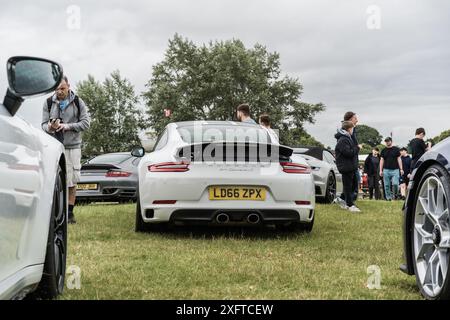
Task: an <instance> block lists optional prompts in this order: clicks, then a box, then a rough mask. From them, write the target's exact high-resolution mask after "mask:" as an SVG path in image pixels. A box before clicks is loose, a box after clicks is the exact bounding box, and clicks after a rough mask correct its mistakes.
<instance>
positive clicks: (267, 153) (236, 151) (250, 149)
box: [175, 141, 294, 162]
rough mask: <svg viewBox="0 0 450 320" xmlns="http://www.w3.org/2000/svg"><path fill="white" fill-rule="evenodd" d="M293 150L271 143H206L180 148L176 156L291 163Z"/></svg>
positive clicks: (205, 159) (179, 157) (184, 158)
mask: <svg viewBox="0 0 450 320" xmlns="http://www.w3.org/2000/svg"><path fill="white" fill-rule="evenodd" d="M293 151H294V150H293V149H291V148H289V147H286V146H282V145H278V144H270V143H256V142H226V141H220V142H217V141H216V142H204V143H194V144H190V145H187V146H184V147H181V148H179V149H178V150H177V151H176V154H175V156H176V157H177V158H178V159H182V160H189V161H246V162H248V161H257V162H278V161H289V159H290V157H291V155H292V153H293Z"/></svg>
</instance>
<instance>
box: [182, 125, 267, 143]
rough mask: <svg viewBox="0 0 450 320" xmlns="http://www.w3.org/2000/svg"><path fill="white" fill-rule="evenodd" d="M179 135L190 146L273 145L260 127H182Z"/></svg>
mask: <svg viewBox="0 0 450 320" xmlns="http://www.w3.org/2000/svg"><path fill="white" fill-rule="evenodd" d="M177 130H178V133H179V134H180V136H181V139H183V141H184V142H186V143H189V144H194V143H205V142H219V141H220V142H223V141H224V142H250V143H267V144H270V143H272V141H271V139H270V136H269V134H268V132H267V130H265V129H263V128H261V127H259V126H239V125H201V124H198V125H192V126H185V127H180V128H178V129H177Z"/></svg>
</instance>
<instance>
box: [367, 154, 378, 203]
mask: <svg viewBox="0 0 450 320" xmlns="http://www.w3.org/2000/svg"><path fill="white" fill-rule="evenodd" d="M379 152H380V150H379V149H378V148H373V149H372V153H371V154H369V155H368V156H367V158H366V161H365V162H364V173H365V174H367V178H368V180H369V181H368V182H369V198H370V200H372V199H373V195H374V191H375V199H376V200H380V199H381V192H380V156H379Z"/></svg>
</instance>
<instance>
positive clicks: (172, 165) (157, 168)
mask: <svg viewBox="0 0 450 320" xmlns="http://www.w3.org/2000/svg"><path fill="white" fill-rule="evenodd" d="M148 171H150V172H186V171H189V162H183V161H182V162H165V163H158V164H152V165H151V166H148Z"/></svg>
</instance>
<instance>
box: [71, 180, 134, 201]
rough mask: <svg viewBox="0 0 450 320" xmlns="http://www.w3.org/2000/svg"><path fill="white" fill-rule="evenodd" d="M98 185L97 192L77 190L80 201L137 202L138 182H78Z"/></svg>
mask: <svg viewBox="0 0 450 320" xmlns="http://www.w3.org/2000/svg"><path fill="white" fill-rule="evenodd" d="M78 183H79V184H83V183H90V184H91V183H95V184H98V189H97V190H77V199H78V200H82V201H83V200H84V201H87V200H90V201H114V200H115V201H117V200H135V199H136V197H137V193H136V191H137V182H136V181H130V180H124V181H107V182H105V181H85V180H82V181H80V182H78Z"/></svg>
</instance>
